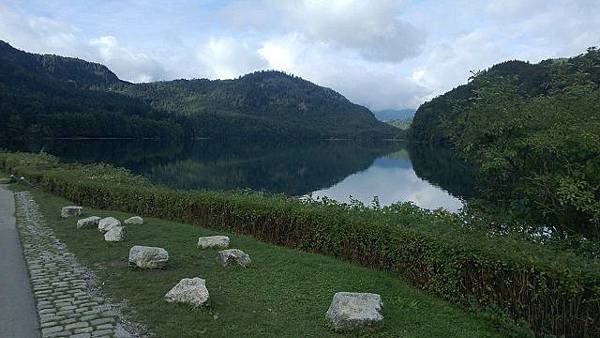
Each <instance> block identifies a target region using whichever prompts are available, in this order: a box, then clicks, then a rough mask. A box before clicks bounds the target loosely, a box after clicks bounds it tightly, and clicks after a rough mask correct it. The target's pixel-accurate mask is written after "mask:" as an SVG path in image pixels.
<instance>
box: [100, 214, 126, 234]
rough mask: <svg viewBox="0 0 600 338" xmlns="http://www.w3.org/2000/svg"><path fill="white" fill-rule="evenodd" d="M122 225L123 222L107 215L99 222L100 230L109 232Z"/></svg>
mask: <svg viewBox="0 0 600 338" xmlns="http://www.w3.org/2000/svg"><path fill="white" fill-rule="evenodd" d="M119 226H121V222H120V221H119V220H118V219H116V218H114V217H106V218H103V219H101V220H100V221H99V222H98V230H99V231H101V232H107V231H108V230H110V229H112V228H114V227H119Z"/></svg>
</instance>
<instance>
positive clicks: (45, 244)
mask: <svg viewBox="0 0 600 338" xmlns="http://www.w3.org/2000/svg"><path fill="white" fill-rule="evenodd" d="M15 200H16V214H17V227H18V228H19V232H20V236H21V242H22V244H23V251H24V253H25V260H26V261H27V265H28V268H29V273H30V276H31V285H32V289H33V294H34V298H35V300H36V306H37V311H38V313H39V317H40V327H41V331H42V332H41V334H42V337H132V336H137V335H136V334H132V333H130V332H128V331H127V330H126V329H125V326H126V325H123V323H126V322H124V321H121V320H120V315H119V311H118V307H116V306H114V305H113V304H110V303H109V302H107V301H105V299H104V297H102V294H101V292H100V291H99V290H98V289H96V288H95V287H94V274H93V273H92V272H91V271H90V270H88V269H87V268H86V267H85V266H83V265H81V264H80V263H79V262H78V261H77V259H76V257H75V256H74V255H73V254H71V253H70V252H69V251H68V250H67V248H66V247H65V245H64V244H63V243H61V241H59V240H58V239H57V238H56V237H55V236H54V232H53V231H52V229H51V228H50V227H48V226H47V225H46V224H45V221H44V218H43V216H42V215H41V213H40V211H39V207H38V205H37V203H36V202H35V201H34V200H33V199H32V197H31V194H29V193H28V192H19V193H16V194H15ZM130 331H131V329H130Z"/></svg>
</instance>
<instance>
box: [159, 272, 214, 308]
mask: <svg viewBox="0 0 600 338" xmlns="http://www.w3.org/2000/svg"><path fill="white" fill-rule="evenodd" d="M165 300H166V301H167V302H169V303H185V304H190V305H194V306H200V305H204V304H205V303H206V302H207V301H208V290H207V289H206V281H205V280H204V279H202V278H199V277H196V278H184V279H182V280H181V281H179V283H177V285H175V286H174V287H173V288H172V289H171V290H169V292H167V294H166V295H165Z"/></svg>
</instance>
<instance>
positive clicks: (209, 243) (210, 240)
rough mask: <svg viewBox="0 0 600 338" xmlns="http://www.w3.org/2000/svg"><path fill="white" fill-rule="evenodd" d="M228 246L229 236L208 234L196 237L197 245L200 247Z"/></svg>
mask: <svg viewBox="0 0 600 338" xmlns="http://www.w3.org/2000/svg"><path fill="white" fill-rule="evenodd" d="M228 246H229V237H227V236H208V237H200V238H198V247H200V249H209V248H219V249H225V248H226V247H228Z"/></svg>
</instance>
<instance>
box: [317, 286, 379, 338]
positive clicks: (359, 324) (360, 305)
mask: <svg viewBox="0 0 600 338" xmlns="http://www.w3.org/2000/svg"><path fill="white" fill-rule="evenodd" d="M382 307H383V303H382V301H381V296H380V295H378V294H374V293H355V292H338V293H336V294H335V295H334V296H333V300H332V302H331V305H330V306H329V310H327V313H326V314H325V318H327V320H328V321H329V322H330V323H331V325H332V326H333V329H334V330H335V331H352V330H362V329H377V328H379V327H381V326H383V316H382V315H381V309H382Z"/></svg>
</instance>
